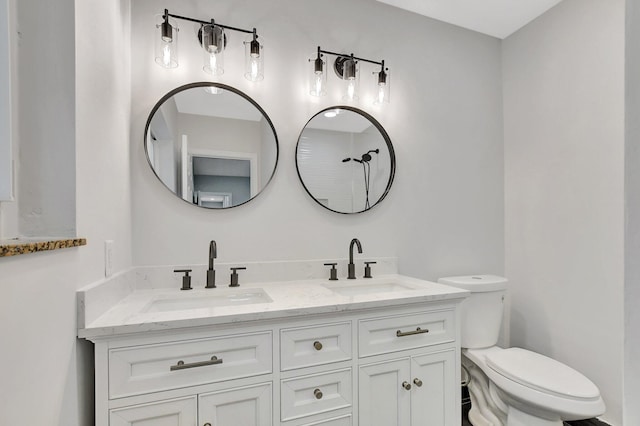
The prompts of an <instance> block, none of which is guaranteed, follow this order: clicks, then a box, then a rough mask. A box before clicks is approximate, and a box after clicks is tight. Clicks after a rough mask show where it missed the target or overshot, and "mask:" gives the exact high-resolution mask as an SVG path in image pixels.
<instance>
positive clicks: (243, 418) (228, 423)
mask: <svg viewBox="0 0 640 426" xmlns="http://www.w3.org/2000/svg"><path fill="white" fill-rule="evenodd" d="M271 392H272V390H271V383H262V384H260V385H256V386H247V387H243V388H235V389H228V390H224V391H220V392H212V393H208V394H201V395H200V396H199V398H198V401H199V403H198V406H199V410H198V412H199V416H200V424H206V423H209V424H211V426H271V423H272V422H271V420H272V414H271V405H272V403H271V401H272V397H271Z"/></svg>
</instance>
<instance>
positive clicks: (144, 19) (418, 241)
mask: <svg viewBox="0 0 640 426" xmlns="http://www.w3.org/2000/svg"><path fill="white" fill-rule="evenodd" d="M165 7H167V8H168V9H169V11H170V12H172V13H176V14H181V15H186V16H193V17H199V18H203V19H209V18H215V19H216V21H218V22H220V23H223V24H229V25H233V26H237V27H244V28H252V27H253V26H255V27H256V28H257V29H258V34H259V35H260V40H262V41H263V42H264V45H265V58H266V59H265V79H264V81H263V82H261V83H251V82H248V81H247V80H245V79H244V77H243V70H244V63H243V56H242V55H243V53H244V47H243V45H242V44H241V43H242V41H243V40H245V39H246V37H245V36H244V35H242V34H239V33H236V32H229V34H228V37H229V41H228V45H227V51H226V57H225V73H224V75H223V76H221V77H220V78H219V79H217V81H220V82H222V83H225V84H229V85H231V86H234V87H237V88H238V89H239V90H242V91H244V92H245V93H247V94H248V95H249V96H251V97H252V98H254V99H255V100H256V101H257V102H258V103H259V104H260V105H261V106H262V108H264V110H265V111H266V112H267V113H268V114H269V116H270V118H271V119H272V121H273V123H274V125H275V128H276V131H277V132H278V137H279V142H280V158H279V162H278V169H277V172H276V175H275V177H274V180H273V181H272V182H271V184H270V185H269V187H267V189H266V190H265V191H264V193H262V194H261V195H260V196H259V197H257V198H256V199H255V200H253V201H251V202H250V203H248V204H246V205H244V206H241V207H237V208H233V209H230V210H225V211H210V210H202V209H198V208H196V207H192V206H189V205H187V204H185V203H184V202H182V201H180V200H179V199H177V198H176V197H175V196H174V195H173V194H171V193H169V191H167V190H166V189H165V188H164V187H163V185H162V184H161V183H160V182H159V181H158V180H157V179H156V178H155V176H154V175H153V173H152V171H151V170H150V169H149V167H148V165H147V161H146V159H145V157H144V148H143V132H144V124H145V122H146V119H147V116H148V114H149V112H150V110H151V108H152V107H153V105H154V104H155V103H156V102H157V100H158V99H159V98H160V97H161V96H163V95H164V94H165V93H167V92H168V91H170V90H171V89H173V88H175V87H177V86H179V85H182V84H186V83H190V82H194V81H202V80H207V79H209V78H210V76H208V75H207V74H204V73H203V72H202V64H201V60H202V54H201V52H200V51H199V49H198V45H197V42H196V40H195V36H194V34H195V28H194V26H193V24H189V23H185V22H182V23H179V24H180V26H181V31H180V67H179V68H177V69H174V70H165V69H162V68H160V67H159V66H157V65H156V64H155V63H154V59H153V50H154V37H155V36H156V34H155V33H154V15H155V14H159V13H161V12H162V11H163V9H164V8H165ZM354 17H355V19H354ZM318 45H321V46H322V48H323V49H327V50H333V51H339V52H354V53H355V54H356V55H360V56H364V57H367V58H372V59H377V60H380V59H383V58H384V59H385V60H386V63H387V64H388V66H389V67H390V68H391V72H392V83H391V84H392V88H391V90H392V93H391V104H390V105H388V106H384V107H374V106H372V105H371V103H372V100H373V92H372V91H371V90H370V89H368V88H367V84H368V83H372V82H373V79H372V72H373V71H376V70H377V67H373V66H372V67H371V68H368V67H367V66H365V65H363V66H362V71H363V72H362V80H361V83H360V89H361V100H360V101H359V102H357V103H355V104H354V106H356V107H359V108H362V109H363V110H365V111H366V112H368V113H370V114H372V115H373V116H374V117H375V118H376V119H378V120H379V121H380V122H381V124H382V125H383V126H384V127H385V128H386V130H387V131H388V133H389V135H390V137H391V139H392V141H393V144H394V147H395V149H396V155H397V165H398V169H397V174H396V179H395V182H394V185H393V187H392V189H391V192H390V194H389V196H388V197H387V198H386V199H385V201H384V202H383V203H381V204H380V205H379V206H376V207H375V208H374V209H373V210H371V211H369V212H366V213H363V214H358V215H338V214H335V213H332V212H329V211H328V210H325V209H323V208H322V207H320V206H319V205H317V204H316V203H315V202H314V201H313V200H312V199H310V198H309V196H308V195H307V193H306V191H305V190H304V188H303V187H302V185H301V184H300V182H299V180H298V176H297V173H296V167H295V147H296V142H297V139H298V135H299V134H300V132H301V130H302V128H303V127H304V125H305V124H306V122H307V121H308V120H309V119H310V118H311V117H312V116H313V115H314V114H315V113H317V112H318V111H320V110H322V109H323V108H325V107H328V106H331V105H336V104H342V101H341V100H340V99H341V96H340V93H339V90H340V87H339V85H338V84H337V80H336V79H335V77H333V76H330V79H329V84H330V85H331V86H330V88H329V93H328V95H327V96H326V97H324V98H321V99H316V98H312V97H311V96H309V95H308V86H307V84H308V80H309V77H308V75H307V73H308V71H309V64H308V59H309V58H311V57H314V55H315V50H316V48H317V46H318ZM132 57H133V58H134V60H133V62H132V105H133V113H132V120H133V121H132V133H131V160H132V183H133V236H134V238H133V245H134V248H133V253H134V263H135V264H136V265H156V264H160V265H162V264H175V265H180V264H192V263H205V262H206V260H207V247H208V242H209V240H211V239H215V240H217V242H218V255H219V258H220V260H221V261H234V262H236V261H237V262H242V261H249V260H274V259H285V260H289V259H319V258H334V257H336V256H341V257H346V256H347V249H348V242H349V241H350V240H351V238H353V237H358V238H359V239H360V240H361V241H362V244H363V248H364V254H363V255H361V256H358V258H360V259H362V258H367V257H375V256H398V257H399V259H400V269H401V271H402V272H403V273H405V274H409V275H413V276H419V277H425V278H431V279H436V278H438V277H439V276H443V275H451V274H462V273H472V272H487V273H489V272H490V273H499V274H500V273H503V160H502V109H501V104H502V97H501V89H500V86H501V71H500V41H499V40H497V39H494V38H491V37H488V36H483V35H480V34H478V33H474V32H471V31H467V30H464V29H461V28H458V27H454V26H451V25H447V24H444V23H441V22H437V21H434V20H430V19H427V18H424V17H420V16H417V15H414V14H410V13H408V12H403V11H401V10H399V9H395V8H392V7H389V6H387V5H384V4H380V3H378V2H374V1H371V0H353V1H349V2H344V1H339V0H327V1H322V2H300V1H295V0H273V1H269V2H264V1H260V0H234V1H231V0H222V1H217V2H215V3H211V2H205V1H202V0H198V1H195V0H194V1H188V2H184V1H178V0H168V1H166V2H164V3H163V4H162V5H160V4H158V2H157V1H153V0H136V1H135V2H133V3H132ZM330 60H331V59H330ZM367 90H368V91H367ZM221 273H222V274H224V273H223V272H221ZM194 280H195V282H194V284H195V285H196V286H198V285H201V284H202V282H203V280H204V277H194Z"/></svg>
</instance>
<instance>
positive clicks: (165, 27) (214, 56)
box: [155, 9, 264, 81]
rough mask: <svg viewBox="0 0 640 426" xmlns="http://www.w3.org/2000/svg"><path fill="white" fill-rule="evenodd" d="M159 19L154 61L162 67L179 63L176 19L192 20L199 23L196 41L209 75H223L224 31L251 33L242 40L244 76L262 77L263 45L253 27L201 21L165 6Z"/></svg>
mask: <svg viewBox="0 0 640 426" xmlns="http://www.w3.org/2000/svg"><path fill="white" fill-rule="evenodd" d="M159 17H160V20H159V22H158V23H157V24H156V28H157V29H158V32H159V33H160V34H159V37H157V38H156V53H155V60H156V63H157V64H158V65H160V66H161V67H163V68H176V67H177V66H178V31H179V29H178V26H177V24H176V20H177V19H180V20H183V21H189V22H195V23H197V24H200V25H201V27H200V30H199V31H198V40H199V42H200V45H201V46H202V50H203V63H204V65H203V70H204V71H205V72H206V73H209V74H211V75H215V76H218V75H222V74H224V50H225V48H226V46H227V33H226V31H225V30H231V31H238V32H241V33H245V34H251V36H252V37H251V40H250V41H247V42H245V45H246V49H245V50H246V59H245V64H246V65H245V78H246V79H247V80H250V81H260V80H262V79H264V46H263V45H262V44H261V43H260V42H259V41H258V33H257V31H256V29H255V28H253V29H252V30H245V29H242V28H235V27H230V26H228V25H222V24H218V23H216V22H215V21H214V20H213V19H211V20H210V21H202V20H199V19H194V18H188V17H186V16H179V15H173V14H171V13H169V11H168V10H167V9H165V10H164V14H162V15H159Z"/></svg>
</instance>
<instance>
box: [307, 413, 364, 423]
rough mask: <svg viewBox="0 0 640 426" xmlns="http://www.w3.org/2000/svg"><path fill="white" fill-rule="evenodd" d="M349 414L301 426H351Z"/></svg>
mask: <svg viewBox="0 0 640 426" xmlns="http://www.w3.org/2000/svg"><path fill="white" fill-rule="evenodd" d="M351 424H352V420H351V414H348V415H346V416H341V417H334V418H332V419H327V420H320V421H319V422H314V423H305V424H303V425H302V426H351Z"/></svg>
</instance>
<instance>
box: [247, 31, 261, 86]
mask: <svg viewBox="0 0 640 426" xmlns="http://www.w3.org/2000/svg"><path fill="white" fill-rule="evenodd" d="M244 49H245V55H244V56H245V66H244V77H245V78H246V79H247V80H249V81H261V80H263V79H264V46H263V45H262V43H260V42H259V41H258V40H251V41H245V42H244Z"/></svg>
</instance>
